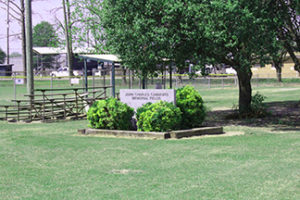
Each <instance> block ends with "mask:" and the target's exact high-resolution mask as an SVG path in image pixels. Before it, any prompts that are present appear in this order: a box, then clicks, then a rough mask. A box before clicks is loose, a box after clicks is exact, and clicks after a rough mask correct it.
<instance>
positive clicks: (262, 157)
mask: <svg viewBox="0 0 300 200" xmlns="http://www.w3.org/2000/svg"><path fill="white" fill-rule="evenodd" d="M41 84H42V83H41ZM37 85H38V86H45V85H39V84H37ZM20 88H21V87H20ZM198 89H199V91H200V93H201V95H202V96H203V98H204V100H205V102H206V104H207V107H208V108H209V109H211V110H215V109H221V108H224V109H228V108H231V107H232V105H233V104H237V101H238V88H236V87H231V88H224V89H222V88H212V89H209V88H198ZM22 90H25V89H24V88H23V89H22ZM256 91H259V92H260V93H261V94H263V95H265V96H266V97H267V99H266V101H268V102H274V101H295V100H296V101H299V100H300V99H299V97H300V88H299V86H298V87H297V86H289V87H280V86H276V87H270V86H264V87H257V88H254V91H253V93H255V92H256ZM10 98H11V89H10V87H9V86H6V87H4V85H1V88H0V102H2V103H3V102H9V99H10ZM86 127H87V122H86V121H84V120H83V121H68V122H59V123H45V124H42V123H31V124H24V123H7V122H3V121H0V199H237V200H240V199H259V200H260V199H270V200H271V199H272V200H274V199H293V200H294V199H295V200H296V199H300V181H299V180H300V168H299V166H300V130H297V129H296V128H295V129H292V130H291V131H283V130H282V129H278V130H276V129H274V128H272V127H248V126H225V132H242V133H244V135H240V136H232V137H211V138H188V139H180V140H144V139H122V138H108V137H106V138H105V137H92V136H80V135H78V134H77V129H83V128H86Z"/></svg>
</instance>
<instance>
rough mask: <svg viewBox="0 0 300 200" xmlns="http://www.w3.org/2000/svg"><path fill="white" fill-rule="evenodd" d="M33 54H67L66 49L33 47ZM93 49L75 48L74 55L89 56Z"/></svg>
mask: <svg viewBox="0 0 300 200" xmlns="http://www.w3.org/2000/svg"><path fill="white" fill-rule="evenodd" d="M32 49H33V52H35V53H37V54H40V55H56V54H66V53H67V49H66V48H60V47H33V48H32ZM93 51H94V49H93V48H74V50H73V53H75V54H88V53H90V52H93Z"/></svg>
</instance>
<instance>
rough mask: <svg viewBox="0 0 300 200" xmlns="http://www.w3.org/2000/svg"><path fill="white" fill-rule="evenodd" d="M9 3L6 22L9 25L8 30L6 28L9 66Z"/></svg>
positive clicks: (7, 61)
mask: <svg viewBox="0 0 300 200" xmlns="http://www.w3.org/2000/svg"><path fill="white" fill-rule="evenodd" d="M9 2H10V0H8V1H7V21H6V23H7V24H6V25H7V28H6V31H7V32H6V37H7V38H6V48H7V50H6V54H7V55H6V63H7V64H9V22H10V21H9V14H10V13H9V12H10V10H9Z"/></svg>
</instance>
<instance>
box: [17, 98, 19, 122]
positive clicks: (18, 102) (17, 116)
mask: <svg viewBox="0 0 300 200" xmlns="http://www.w3.org/2000/svg"><path fill="white" fill-rule="evenodd" d="M17 109H18V114H17V121H20V101H17Z"/></svg>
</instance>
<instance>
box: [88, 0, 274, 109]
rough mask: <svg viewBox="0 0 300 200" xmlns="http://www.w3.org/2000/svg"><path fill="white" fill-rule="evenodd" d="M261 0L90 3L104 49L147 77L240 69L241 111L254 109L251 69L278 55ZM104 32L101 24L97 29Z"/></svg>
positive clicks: (271, 24)
mask: <svg viewBox="0 0 300 200" xmlns="http://www.w3.org/2000/svg"><path fill="white" fill-rule="evenodd" d="M268 3H269V2H268V1H261V0H252V1H248V0H231V1H228V0H202V1H199V0H168V1H166V0H144V1H129V0H120V1H116V0H104V1H103V2H99V1H94V0H88V3H87V4H88V5H93V6H92V7H87V9H89V10H90V12H91V13H92V14H93V16H94V17H95V18H98V19H99V24H100V25H101V32H102V33H103V38H104V41H105V45H106V47H107V48H108V50H109V51H110V52H111V53H114V54H118V55H120V58H121V59H122V61H123V62H124V64H125V65H126V66H128V67H129V68H131V69H135V70H137V71H138V72H139V73H140V74H141V75H142V76H146V75H147V74H153V73H156V71H157V70H158V69H159V67H160V66H162V67H163V66H165V65H171V64H172V63H175V65H176V67H178V68H181V67H183V66H184V65H185V64H186V63H193V64H198V65H200V66H202V67H204V65H205V64H214V63H217V64H226V65H229V66H231V67H233V68H234V69H235V70H236V71H237V75H238V78H239V89H240V96H239V108H240V111H241V112H248V111H250V110H251V92H252V89H251V83H250V80H251V77H252V72H251V66H253V65H254V64H256V63H261V64H265V63H267V62H270V59H269V56H268V55H272V54H273V52H277V51H278V48H279V45H278V44H277V32H276V30H275V28H274V27H275V26H276V25H277V24H276V23H275V22H274V20H273V19H272V17H270V15H269V10H268V6H269V4H268ZM97 28H98V29H99V26H98V27H97Z"/></svg>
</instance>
